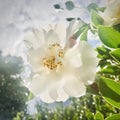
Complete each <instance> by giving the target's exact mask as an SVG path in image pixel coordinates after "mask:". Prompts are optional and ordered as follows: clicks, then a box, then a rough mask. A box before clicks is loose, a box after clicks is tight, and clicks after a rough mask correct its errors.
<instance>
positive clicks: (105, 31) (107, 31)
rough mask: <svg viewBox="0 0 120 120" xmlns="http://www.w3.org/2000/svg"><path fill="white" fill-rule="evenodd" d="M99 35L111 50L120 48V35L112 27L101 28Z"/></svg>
mask: <svg viewBox="0 0 120 120" xmlns="http://www.w3.org/2000/svg"><path fill="white" fill-rule="evenodd" d="M98 35H99V37H100V40H101V41H102V42H103V43H104V44H105V45H106V46H108V47H110V48H118V47H120V33H119V32H118V31H116V30H114V29H113V28H112V27H106V26H99V28H98Z"/></svg>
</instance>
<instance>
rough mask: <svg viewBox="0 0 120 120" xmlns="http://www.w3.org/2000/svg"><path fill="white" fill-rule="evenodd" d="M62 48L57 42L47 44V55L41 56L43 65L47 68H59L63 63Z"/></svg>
mask: <svg viewBox="0 0 120 120" xmlns="http://www.w3.org/2000/svg"><path fill="white" fill-rule="evenodd" d="M63 58H64V50H63V49H62V47H61V46H60V44H58V43H54V44H49V47H48V56H46V57H44V58H43V66H44V67H45V68H48V69H49V70H59V68H60V67H61V66H62V65H63V62H62V59H63Z"/></svg>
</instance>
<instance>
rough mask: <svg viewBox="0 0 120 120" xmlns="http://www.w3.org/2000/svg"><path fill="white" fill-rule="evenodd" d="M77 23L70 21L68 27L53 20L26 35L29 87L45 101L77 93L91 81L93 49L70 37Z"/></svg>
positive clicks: (94, 71)
mask: <svg viewBox="0 0 120 120" xmlns="http://www.w3.org/2000/svg"><path fill="white" fill-rule="evenodd" d="M80 24H81V23H80V22H78V21H77V22H76V21H72V22H71V23H70V24H69V26H68V28H67V29H66V27H65V26H64V25H62V24H56V25H53V26H51V28H47V29H46V30H45V29H41V30H34V31H33V32H31V33H30V34H29V35H27V36H26V37H25V43H26V46H28V47H29V50H28V61H29V63H30V64H31V67H32V81H31V83H30V85H29V89H30V90H31V91H32V92H33V94H34V95H36V96H39V97H40V98H41V100H42V101H44V102H47V103H51V102H55V101H66V100H67V99H68V97H69V96H70V97H80V96H81V95H84V94H85V92H86V87H85V86H86V85H89V84H91V83H93V82H94V77H95V73H96V65H97V57H96V52H95V51H94V50H93V48H92V47H91V46H90V45H89V44H88V43H87V42H85V41H76V42H75V40H74V39H73V37H71V36H72V35H73V34H74V33H75V31H76V30H77V29H78V28H79V27H80ZM49 27H50V26H49Z"/></svg>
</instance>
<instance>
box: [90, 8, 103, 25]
mask: <svg viewBox="0 0 120 120" xmlns="http://www.w3.org/2000/svg"><path fill="white" fill-rule="evenodd" d="M91 20H92V24H93V25H94V26H96V27H97V26H98V25H103V22H104V20H103V18H102V17H101V16H100V15H98V13H97V12H96V11H94V10H91Z"/></svg>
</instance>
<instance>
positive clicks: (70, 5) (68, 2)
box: [65, 1, 75, 10]
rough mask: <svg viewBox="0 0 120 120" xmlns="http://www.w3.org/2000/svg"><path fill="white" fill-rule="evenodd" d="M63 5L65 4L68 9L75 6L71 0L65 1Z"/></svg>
mask: <svg viewBox="0 0 120 120" xmlns="http://www.w3.org/2000/svg"><path fill="white" fill-rule="evenodd" d="M65 6H66V9H68V10H72V9H74V7H75V5H74V3H73V2H72V1H67V2H65Z"/></svg>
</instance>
